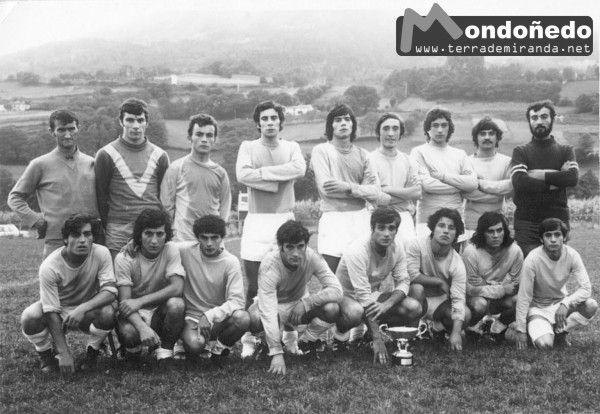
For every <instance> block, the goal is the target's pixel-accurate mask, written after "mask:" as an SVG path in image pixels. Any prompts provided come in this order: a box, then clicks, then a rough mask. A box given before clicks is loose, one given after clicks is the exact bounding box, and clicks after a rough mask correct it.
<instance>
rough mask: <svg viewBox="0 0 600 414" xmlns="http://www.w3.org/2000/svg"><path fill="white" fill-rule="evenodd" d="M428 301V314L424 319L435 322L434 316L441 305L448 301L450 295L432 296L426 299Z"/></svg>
mask: <svg viewBox="0 0 600 414" xmlns="http://www.w3.org/2000/svg"><path fill="white" fill-rule="evenodd" d="M425 299H426V300H427V314H426V315H425V317H424V319H429V320H430V321H432V320H433V314H434V313H435V311H436V310H437V308H439V307H440V305H441V304H442V303H444V302H446V301H447V300H448V295H440V296H431V297H429V296H428V297H426V298H425Z"/></svg>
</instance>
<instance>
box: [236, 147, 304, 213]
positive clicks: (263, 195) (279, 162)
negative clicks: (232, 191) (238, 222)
mask: <svg viewBox="0 0 600 414" xmlns="http://www.w3.org/2000/svg"><path fill="white" fill-rule="evenodd" d="M235 171H236V176H237V179H238V181H239V182H240V183H242V184H244V185H246V186H247V187H248V213H249V214H252V213H262V214H279V213H288V212H290V211H292V210H293V209H294V203H295V197H294V182H295V180H297V179H298V178H301V177H304V174H305V173H306V161H305V160H304V156H303V155H302V151H301V150H300V146H299V145H298V143H297V142H293V141H287V140H284V139H279V140H278V141H277V145H268V144H267V143H265V142H264V141H263V140H262V139H260V138H259V139H256V140H254V141H244V142H242V145H241V146H240V149H239V152H238V158H237V162H236V165H235Z"/></svg>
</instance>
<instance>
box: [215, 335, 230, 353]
mask: <svg viewBox="0 0 600 414" xmlns="http://www.w3.org/2000/svg"><path fill="white" fill-rule="evenodd" d="M231 348H232V347H230V346H227V345H225V344H223V343H222V342H221V341H219V340H218V339H217V340H216V341H215V343H214V344H213V346H212V348H211V350H210V352H211V353H213V354H216V355H221V353H222V352H223V351H224V350H226V349H229V350H230V351H231Z"/></svg>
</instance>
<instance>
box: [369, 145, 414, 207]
mask: <svg viewBox="0 0 600 414" xmlns="http://www.w3.org/2000/svg"><path fill="white" fill-rule="evenodd" d="M369 162H370V164H371V165H372V166H373V168H374V169H375V171H376V172H377V176H378V178H379V182H380V184H381V186H382V187H384V186H387V187H398V188H408V187H417V186H418V187H420V186H421V177H420V176H419V165H418V164H417V163H416V161H415V160H414V159H412V158H410V157H409V156H408V155H407V154H404V153H403V152H400V151H398V152H397V153H396V155H394V156H389V155H386V154H384V153H383V152H381V150H380V149H379V148H378V149H376V150H375V151H373V152H371V153H370V154H369ZM389 205H390V206H391V207H392V208H394V210H396V211H397V212H398V213H403V212H409V213H411V214H413V213H414V211H415V203H414V202H413V201H412V200H406V199H403V198H398V197H393V196H391V197H390V203H389Z"/></svg>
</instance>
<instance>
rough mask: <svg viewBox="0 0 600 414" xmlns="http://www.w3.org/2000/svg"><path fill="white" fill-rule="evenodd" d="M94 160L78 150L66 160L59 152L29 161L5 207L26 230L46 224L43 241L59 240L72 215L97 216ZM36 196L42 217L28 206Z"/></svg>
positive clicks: (54, 151)
mask: <svg viewBox="0 0 600 414" xmlns="http://www.w3.org/2000/svg"><path fill="white" fill-rule="evenodd" d="M95 177H96V174H95V172H94V159H93V158H92V157H90V156H89V155H86V154H84V153H82V152H80V151H79V150H77V151H76V152H75V153H74V154H73V157H69V158H67V157H66V156H65V155H63V154H62V153H61V152H60V151H59V150H58V148H55V149H54V150H52V151H51V152H49V153H47V154H45V155H42V156H41V157H38V158H36V159H34V160H33V161H31V162H30V163H29V165H28V166H27V169H26V170H25V172H24V173H23V175H22V176H21V178H19V180H18V181H17V183H16V184H15V186H14V187H13V189H12V191H11V192H10V194H9V196H8V206H9V207H10V208H11V209H12V210H13V211H14V212H15V213H16V214H17V216H19V218H20V219H21V221H23V223H25V225H27V226H31V225H33V224H34V223H35V222H37V221H38V220H39V219H40V218H43V219H44V220H46V222H47V223H48V228H47V230H46V239H62V233H61V228H62V226H63V224H64V222H65V220H66V219H67V218H68V217H69V216H70V215H71V214H72V213H75V212H81V213H88V214H91V215H93V216H96V217H97V216H98V210H97V207H96V188H95V180H96V178H95ZM34 193H35V194H36V195H37V199H38V203H39V205H40V210H41V211H42V214H41V215H40V213H37V212H35V211H33V210H32V209H31V208H30V207H29V205H28V204H27V199H28V198H29V196H30V195H32V194H34Z"/></svg>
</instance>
